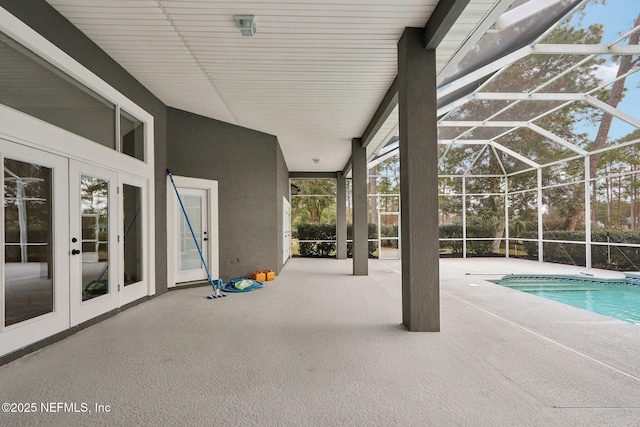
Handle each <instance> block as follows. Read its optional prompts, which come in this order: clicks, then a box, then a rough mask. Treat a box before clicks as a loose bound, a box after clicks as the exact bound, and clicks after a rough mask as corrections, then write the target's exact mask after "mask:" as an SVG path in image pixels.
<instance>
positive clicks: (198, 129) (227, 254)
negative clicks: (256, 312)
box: [167, 108, 288, 280]
mask: <svg viewBox="0 0 640 427" xmlns="http://www.w3.org/2000/svg"><path fill="white" fill-rule="evenodd" d="M167 120H168V121H167V123H168V125H167V129H168V141H169V144H168V167H169V168H170V169H171V172H172V173H173V174H174V175H178V176H186V177H191V178H203V179H211V180H216V181H218V218H219V224H220V227H219V247H220V276H221V278H222V279H224V280H228V279H230V278H233V277H240V276H247V275H250V274H251V273H252V272H253V271H255V270H264V269H267V268H269V269H271V270H274V271H276V272H278V271H279V270H280V268H281V264H282V232H281V231H282V230H281V228H282V206H281V203H282V202H281V200H282V199H281V196H282V195H281V191H282V189H281V187H282V183H281V182H280V181H282V180H283V177H284V174H285V171H286V164H284V158H281V159H280V160H279V157H281V156H282V153H281V151H280V149H279V144H278V139H277V138H276V137H275V136H273V135H269V134H266V133H262V132H258V131H255V130H251V129H247V128H243V127H240V126H235V125H232V124H229V123H225V122H221V121H218V120H214V119H210V118H207V117H203V116H199V115H197V114H192V113H188V112H186V111H182V110H178V109H174V108H169V109H168V115H167ZM286 173H287V176H288V171H287V172H286ZM287 180H288V178H287ZM278 184H280V185H278ZM279 197H280V198H279Z"/></svg>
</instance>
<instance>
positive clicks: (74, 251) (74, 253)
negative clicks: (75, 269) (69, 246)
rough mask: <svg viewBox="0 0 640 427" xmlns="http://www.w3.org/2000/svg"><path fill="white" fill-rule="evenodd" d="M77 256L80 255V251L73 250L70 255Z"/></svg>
mask: <svg viewBox="0 0 640 427" xmlns="http://www.w3.org/2000/svg"><path fill="white" fill-rule="evenodd" d="M78 254H80V250H78V249H73V250H72V251H71V255H78Z"/></svg>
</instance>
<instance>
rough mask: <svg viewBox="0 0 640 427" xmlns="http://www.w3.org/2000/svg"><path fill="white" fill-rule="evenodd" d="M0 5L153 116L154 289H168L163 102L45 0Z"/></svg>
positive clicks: (0, 1) (6, 1) (8, 1)
mask: <svg viewBox="0 0 640 427" xmlns="http://www.w3.org/2000/svg"><path fill="white" fill-rule="evenodd" d="M0 6H1V7H3V8H5V9H6V10H7V11H9V12H10V13H11V14H13V15H14V16H16V17H17V18H18V19H20V20H21V21H23V22H24V23H26V24H27V25H29V26H30V27H31V28H32V29H34V30H35V31H37V32H38V33H40V34H41V35H42V36H43V37H45V38H46V39H48V40H49V41H50V42H52V43H53V44H55V45H56V46H57V47H59V48H60V49H62V50H63V51H65V52H66V53H67V54H68V55H70V56H71V57H73V58H74V59H75V60H76V61H78V62H80V63H81V64H82V65H84V66H85V67H87V68H88V69H89V70H91V71H92V72H93V73H94V74H96V75H97V76H99V77H100V78H102V79H103V80H104V81H106V82H107V83H109V84H110V85H111V86H113V87H114V88H116V89H117V90H118V91H120V92H121V93H122V94H124V95H125V96H126V97H128V98H129V99H131V100H132V101H133V102H135V103H136V104H138V105H139V106H140V107H142V108H143V109H145V110H146V111H147V112H149V113H150V114H152V115H153V117H154V124H155V128H154V133H155V153H154V156H155V158H154V160H155V193H156V194H155V207H156V233H155V234H156V292H157V293H158V294H161V293H163V292H166V290H167V272H166V265H167V254H166V250H165V249H164V248H166V246H167V239H166V234H167V232H166V229H167V218H166V181H165V176H166V173H165V169H166V163H167V125H166V123H167V109H166V106H165V105H164V104H163V103H162V102H161V101H160V100H159V99H158V98H157V97H155V96H154V95H153V94H152V93H151V92H150V91H149V90H147V89H146V88H145V87H144V86H143V85H142V84H140V82H138V81H137V80H136V79H135V78H134V77H133V76H131V75H130V74H129V73H128V72H127V71H125V69H124V68H122V67H121V66H120V65H119V64H118V63H117V62H116V61H114V60H113V59H112V58H111V57H109V56H108V55H107V54H106V53H105V52H104V51H103V50H102V49H100V48H99V47H98V46H97V45H96V44H95V43H93V42H92V41H91V40H90V39H89V38H87V37H86V36H85V35H84V34H83V33H82V32H81V31H80V30H78V29H77V28H76V27H74V26H73V25H72V24H71V23H70V22H69V21H68V20H67V19H66V18H64V17H63V16H62V15H60V14H59V13H58V12H57V11H56V10H55V9H53V8H52V7H51V6H50V5H49V4H48V3H47V2H46V1H44V0H28V1H25V0H0Z"/></svg>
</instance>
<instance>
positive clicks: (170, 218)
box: [167, 175, 220, 288]
mask: <svg viewBox="0 0 640 427" xmlns="http://www.w3.org/2000/svg"><path fill="white" fill-rule="evenodd" d="M173 180H174V182H175V183H176V187H178V190H179V189H180V188H193V189H197V190H204V191H206V193H207V210H208V212H209V214H208V218H207V220H208V227H207V231H208V233H207V234H208V236H209V240H208V242H209V254H208V255H209V256H208V259H206V261H207V267H208V268H209V272H210V274H211V278H212V279H218V278H219V277H220V270H219V262H220V261H219V231H218V181H214V180H209V179H201V178H189V177H185V176H176V175H173ZM178 209H179V202H178V199H177V197H176V193H175V190H174V189H173V185H172V184H171V181H170V180H169V177H168V176H167V286H168V287H170V288H172V287H175V286H176V278H177V263H176V257H177V256H178V251H179V242H178V240H177V239H176V238H175V236H176V234H177V232H178V229H177V227H178V218H179V217H178V216H177V215H182V211H178Z"/></svg>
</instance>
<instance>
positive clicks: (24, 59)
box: [0, 33, 116, 149]
mask: <svg viewBox="0 0 640 427" xmlns="http://www.w3.org/2000/svg"><path fill="white" fill-rule="evenodd" d="M0 103H2V104H4V105H7V106H9V107H11V108H15V109H16V110H19V111H22V112H24V113H26V114H29V115H31V116H34V117H37V118H39V119H42V120H44V121H46V122H48V123H51V124H53V125H56V126H59V127H61V128H63V129H66V130H68V131H70V132H73V133H75V134H77V135H80V136H83V137H85V138H88V139H90V140H92V141H95V142H97V143H99V144H102V145H104V146H106V147H109V148H111V149H115V129H116V127H115V107H114V105H113V104H112V103H110V102H108V101H107V100H105V99H104V98H102V97H100V96H99V95H97V94H95V93H93V92H91V91H89V90H88V89H87V88H85V87H83V86H81V85H80V84H79V83H78V82H75V81H74V80H72V79H71V78H69V77H68V76H67V75H65V74H64V73H63V72H61V71H60V70H58V69H57V68H55V67H53V66H52V65H51V64H49V63H47V62H45V61H44V60H42V59H40V58H38V57H37V56H36V55H35V54H34V53H33V52H31V51H29V50H27V49H25V48H24V47H22V46H20V45H19V44H17V43H15V42H14V41H12V40H11V39H9V38H8V37H7V36H5V35H3V34H1V33H0Z"/></svg>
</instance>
